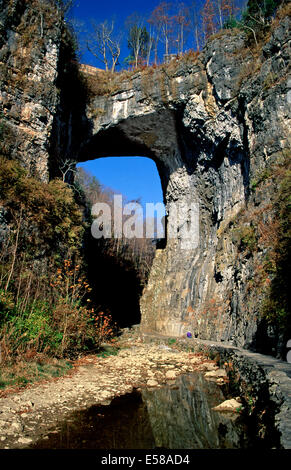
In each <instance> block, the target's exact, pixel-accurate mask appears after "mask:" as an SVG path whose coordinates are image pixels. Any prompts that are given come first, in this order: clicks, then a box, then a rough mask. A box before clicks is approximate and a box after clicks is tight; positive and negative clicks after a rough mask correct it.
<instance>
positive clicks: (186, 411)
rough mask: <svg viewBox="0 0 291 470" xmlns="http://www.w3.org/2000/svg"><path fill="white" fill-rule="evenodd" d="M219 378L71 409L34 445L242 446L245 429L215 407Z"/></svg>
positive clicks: (197, 378)
mask: <svg viewBox="0 0 291 470" xmlns="http://www.w3.org/2000/svg"><path fill="white" fill-rule="evenodd" d="M225 398H226V397H225V394H224V393H223V391H222V389H221V387H219V386H218V385H217V384H216V383H213V382H208V381H206V380H205V379H204V377H203V376H202V375H201V374H199V373H196V374H189V375H185V376H181V377H179V378H178V379H177V380H176V382H175V384H173V385H167V386H165V387H163V388H160V389H155V390H143V391H142V392H141V393H139V392H137V391H135V392H133V393H131V394H128V395H125V396H123V397H119V398H116V399H114V400H113V401H112V403H111V405H109V406H92V407H90V408H89V409H88V410H86V411H78V412H75V413H73V414H72V415H71V416H70V418H69V419H67V420H66V421H65V422H63V423H60V425H59V429H58V430H56V431H54V432H52V433H50V434H49V435H48V436H47V437H46V438H45V439H40V440H39V441H37V442H36V443H35V444H33V445H32V446H31V447H33V448H46V449H81V448H85V449H154V448H158V447H162V448H165V449H209V448H244V447H247V446H248V443H247V437H246V436H247V429H246V426H245V425H244V423H243V422H242V418H241V417H240V416H238V415H237V414H229V413H227V414H225V413H218V412H215V411H213V410H212V407H214V406H216V405H218V404H219V403H221V402H222V401H224V400H225Z"/></svg>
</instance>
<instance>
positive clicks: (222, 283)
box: [0, 0, 291, 354]
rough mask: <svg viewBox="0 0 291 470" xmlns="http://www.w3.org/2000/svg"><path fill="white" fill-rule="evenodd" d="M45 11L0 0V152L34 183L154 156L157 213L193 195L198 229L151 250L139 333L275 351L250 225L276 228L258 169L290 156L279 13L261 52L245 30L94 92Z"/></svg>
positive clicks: (270, 189) (264, 251) (272, 191)
mask: <svg viewBox="0 0 291 470" xmlns="http://www.w3.org/2000/svg"><path fill="white" fill-rule="evenodd" d="M49 5H50V2H38V1H37V0H30V1H29V2H24V1H22V0H15V1H4V0H2V1H1V2H0V6H1V16H0V20H1V38H0V65H1V79H2V85H1V90H2V93H1V106H2V116H1V119H2V120H1V133H2V134H3V135H4V138H5V145H4V147H3V148H2V153H4V154H6V155H8V156H9V157H10V158H18V159H20V160H21V161H22V162H23V163H24V165H25V166H26V167H27V168H28V169H29V170H30V171H31V172H32V173H34V174H38V175H39V177H40V178H42V179H47V178H49V177H50V176H62V177H63V178H65V177H67V176H68V174H67V173H68V170H70V168H71V166H72V165H74V163H75V162H77V161H85V160H89V159H94V158H100V157H103V156H110V155H111V156H113V155H114V156H119V155H120V156H122V155H133V156H134V155H140V156H147V157H149V158H152V159H153V160H154V161H155V162H156V164H157V168H158V171H159V174H160V177H161V183H162V188H163V193H164V200H165V203H166V207H167V209H169V208H170V206H171V204H172V203H175V204H180V206H181V207H188V206H190V205H191V203H193V202H195V203H198V204H199V227H200V231H199V243H198V246H195V244H194V245H193V246H192V247H191V248H188V249H185V248H183V247H181V238H179V237H180V234H181V230H182V226H183V224H184V222H186V220H185V221H181V223H180V227H179V229H180V232H179V234H178V237H177V238H176V239H171V238H170V237H168V239H167V242H166V244H165V247H164V248H163V249H158V250H157V253H156V257H155V260H154V263H153V267H152V270H151V273H150V277H149V281H148V285H147V286H146V288H145V290H144V293H143V296H142V299H141V311H142V321H141V326H142V329H143V331H145V332H159V333H163V334H167V335H185V334H186V332H187V331H191V332H192V334H193V336H197V337H200V338H204V339H212V340H217V341H228V342H232V343H233V344H234V345H238V346H242V347H246V348H253V349H257V350H260V351H262V352H271V353H275V354H282V351H283V344H284V341H286V338H287V337H288V335H289V334H291V331H289V330H288V329H286V328H285V330H284V331H282V328H281V329H280V328H279V329H278V328H277V329H276V327H275V326H272V325H271V326H270V324H268V323H267V322H266V321H265V319H264V318H263V317H262V313H261V305H262V302H263V299H264V295H265V294H264V292H265V290H264V289H265V287H266V286H265V284H264V282H265V281H267V280H268V279H265V280H263V281H262V280H259V281H258V278H259V274H258V272H259V269H260V268H259V267H260V266H261V264H264V259H265V258H266V256H267V255H268V253H271V251H270V247H269V248H268V247H267V248H266V244H264V243H265V242H264V240H263V237H262V234H261V235H260V236H259V237H258V236H257V237H256V236H255V235H254V230H253V225H252V224H253V220H254V218H255V217H257V225H258V226H259V225H260V224H263V225H264V226H265V227H266V231H268V230H269V228H268V227H271V226H272V220H273V219H274V217H275V215H274V213H273V212H274V210H273V209H274V207H273V202H274V200H275V198H276V190H277V188H276V184H277V182H276V180H274V179H273V180H272V179H271V180H270V178H269V176H268V175H270V174H272V173H274V171H275V170H274V168H276V165H278V164H279V163H280V161H282V159H283V158H286V156H287V155H288V152H290V112H291V111H290V103H288V99H287V93H288V90H289V88H288V86H289V87H290V81H288V74H289V73H290V19H289V17H288V16H285V17H284V16H283V17H281V18H280V21H279V20H278V19H276V20H275V21H274V24H273V27H272V29H271V32H270V34H269V37H268V38H267V39H266V42H265V44H264V45H263V46H262V48H261V50H260V51H254V50H252V49H250V48H249V47H248V46H247V40H246V37H245V35H244V34H243V33H242V32H239V31H225V32H224V33H222V34H220V35H219V37H214V38H213V39H212V40H211V41H209V42H208V44H207V45H206V47H205V48H204V51H203V53H201V54H200V55H199V56H198V57H196V58H194V57H191V56H185V57H184V58H183V59H182V60H180V61H173V62H171V63H170V64H167V65H163V66H161V67H160V68H157V69H147V70H145V71H143V72H137V73H132V74H128V76H127V77H124V76H123V78H122V76H121V78H120V77H119V76H117V78H115V79H114V80H113V81H111V82H106V87H104V83H103V84H102V80H103V81H104V77H103V74H102V73H100V72H99V71H98V70H96V72H94V70H93V69H92V67H90V68H86V66H84V67H82V72H81V73H80V72H79V71H78V70H77V67H76V63H75V62H74V54H73V53H69V52H68V48H67V46H66V45H65V42H64V24H63V22H62V20H61V19H60V20H58V19H57V20H55V16H54V15H53V7H51V6H50V8H51V9H49ZM42 8H43V9H42ZM57 18H58V17H57ZM82 77H83V78H82ZM85 79H86V80H85ZM105 80H108V79H105ZM84 82H90V86H88V85H86V86H85V85H84ZM92 84H93V86H92ZM101 85H102V86H103V88H102V86H101ZM289 156H290V153H289ZM268 172H269V173H268ZM266 175H267V176H266ZM256 187H258V188H259V191H254V189H256ZM267 214H269V216H270V223H269V224H268V220H267ZM169 217H171V216H169ZM170 225H171V220H170V219H169V220H168V226H170ZM269 232H270V230H269ZM269 232H268V233H269ZM268 237H269V241H270V239H271V238H270V236H269V235H268ZM265 238H266V234H265ZM268 250H269V251H268ZM269 281H270V282H271V281H272V279H271V280H270V279H269Z"/></svg>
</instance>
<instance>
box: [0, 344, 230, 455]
mask: <svg viewBox="0 0 291 470" xmlns="http://www.w3.org/2000/svg"><path fill="white" fill-rule="evenodd" d="M202 359H203V358H201V356H199V357H198V358H197V357H194V358H193V357H191V356H190V357H189V353H186V352H179V351H177V350H175V351H174V350H172V349H170V348H167V347H166V348H161V347H158V346H148V345H145V344H138V345H137V343H135V347H134V348H131V349H127V350H126V351H124V350H123V351H121V352H120V353H119V354H118V356H109V357H107V358H106V359H102V360H99V359H95V360H94V362H92V363H90V365H89V367H87V366H86V365H85V366H83V365H82V368H81V371H80V370H78V369H77V370H76V372H75V374H74V375H73V377H71V376H69V377H64V378H62V379H60V380H58V381H56V382H54V381H52V382H49V383H46V384H45V385H44V384H43V385H42V384H39V385H36V387H34V388H33V389H24V390H23V391H21V392H20V393H19V394H18V395H17V396H13V395H11V396H10V397H9V396H8V397H7V398H0V413H1V411H2V414H0V416H1V418H2V419H1V421H0V429H1V426H2V429H1V431H2V432H1V434H4V431H5V434H6V436H8V435H9V438H8V439H9V440H8V443H9V446H10V447H11V448H17V447H20V446H21V445H28V444H30V443H31V442H33V441H34V440H35V439H36V435H37V432H38V429H39V430H40V429H41V430H42V432H44V433H46V434H47V433H48V432H50V431H49V430H50V429H55V426H56V424H57V421H58V420H60V419H62V418H63V417H64V416H65V414H66V413H67V412H69V411H70V410H72V411H75V410H81V409H82V408H84V409H86V408H88V407H89V406H92V405H95V404H103V405H109V404H110V403H111V401H112V399H113V398H114V397H115V396H119V395H122V394H125V393H130V392H131V391H132V389H133V387H134V388H141V389H142V388H143V387H145V386H147V387H159V386H160V384H163V383H168V384H173V385H174V384H175V380H176V378H177V376H178V375H179V374H180V373H181V372H186V371H189V372H191V371H193V370H198V369H199V368H200V366H201V360H202ZM202 367H203V369H204V370H208V371H213V369H214V367H216V369H217V366H215V364H213V363H210V362H209V363H207V362H205V363H204V364H202ZM224 372H225V371H224ZM216 379H219V376H216ZM7 405H11V406H7ZM64 405H65V406H64ZM22 411H24V413H22V414H21V420H22V418H25V436H19V433H21V432H23V429H24V426H23V424H22V422H21V421H17V420H16V419H17V418H18V416H15V413H19V412H22ZM3 412H4V413H3ZM4 417H5V418H4ZM3 418H4V419H3ZM6 418H7V419H6ZM5 419H6V421H5ZM7 420H8V421H10V422H12V425H11V426H8V425H7ZM9 430H11V432H10V433H8V431H9ZM11 433H12V434H14V435H13V436H12V434H11ZM17 434H18V435H17ZM6 436H5V435H4V436H0V442H1V443H2V442H3V444H1V446H2V448H3V447H4V441H5V440H6ZM32 436H33V439H32V438H31V437H32ZM5 444H6V442H5Z"/></svg>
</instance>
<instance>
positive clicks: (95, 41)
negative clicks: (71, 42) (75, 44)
mask: <svg viewBox="0 0 291 470" xmlns="http://www.w3.org/2000/svg"><path fill="white" fill-rule="evenodd" d="M91 24H92V29H93V33H92V35H91V36H90V37H89V38H88V40H87V48H88V50H89V51H90V52H91V54H93V56H94V57H95V58H96V59H97V60H99V61H101V62H102V63H103V64H104V65H105V70H106V71H108V70H111V72H114V70H115V67H116V64H117V63H118V59H119V56H120V50H121V49H120V43H121V38H120V37H118V36H114V20H112V21H111V23H109V22H108V21H107V20H105V21H104V22H103V23H96V22H95V21H92V22H91Z"/></svg>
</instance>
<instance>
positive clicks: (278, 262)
mask: <svg viewBox="0 0 291 470" xmlns="http://www.w3.org/2000/svg"><path fill="white" fill-rule="evenodd" d="M281 170H283V175H282V177H281V181H280V184H279V187H278V192H277V195H276V200H275V203H274V207H275V211H276V216H277V219H278V230H277V240H276V244H275V246H274V247H273V250H274V253H273V257H274V258H275V265H274V266H272V271H271V274H272V282H271V284H270V286H269V288H268V291H267V295H266V298H265V301H264V303H263V307H262V313H263V315H264V316H265V318H266V319H267V320H268V321H270V322H271V323H275V324H277V325H278V326H279V327H280V328H281V329H283V330H286V329H287V328H289V330H290V329H291V295H290V286H289V275H290V272H291V168H290V157H289V158H288V160H287V162H286V161H284V162H283V164H282V165H281Z"/></svg>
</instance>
